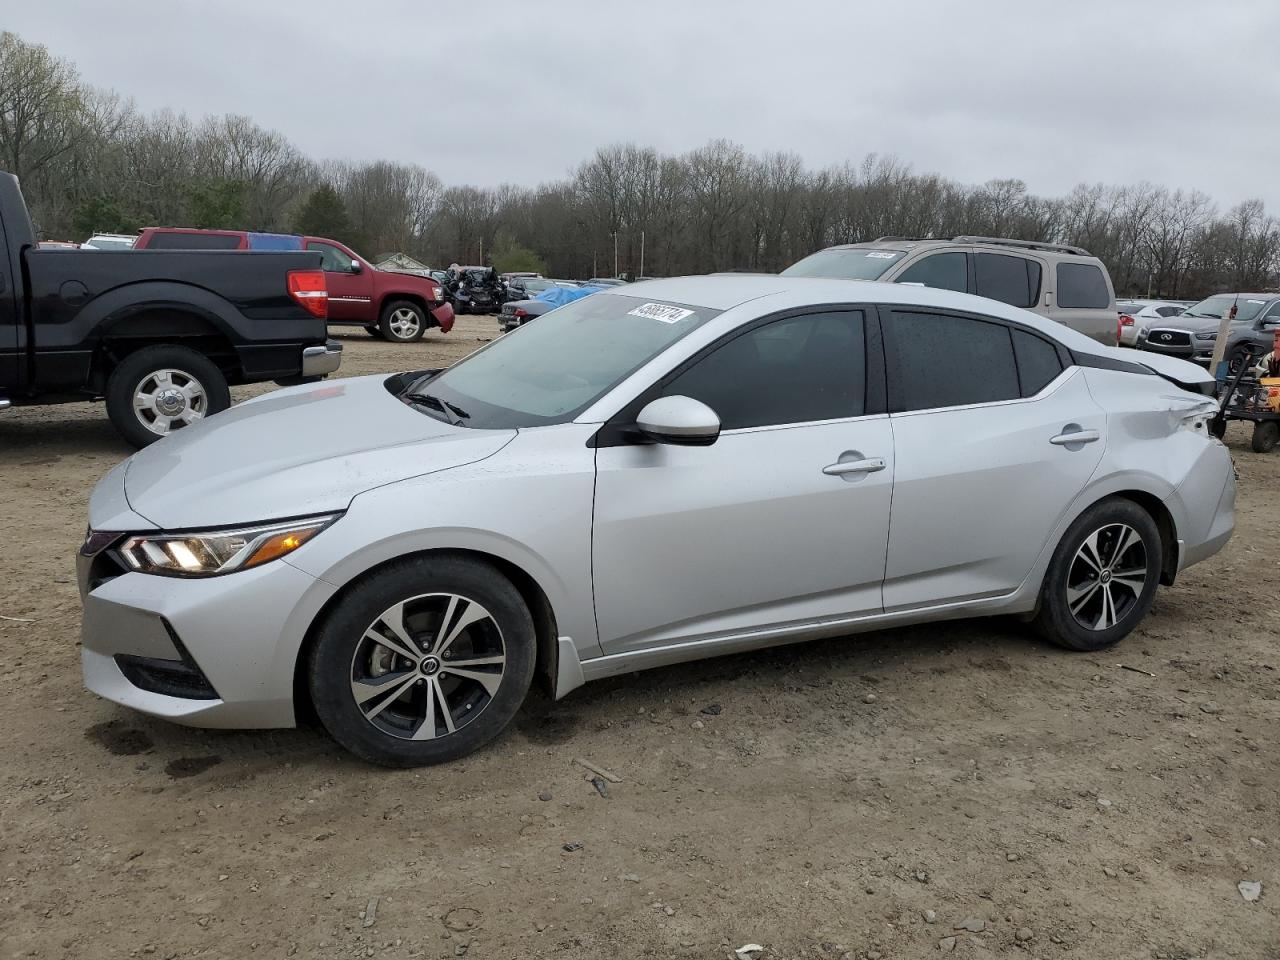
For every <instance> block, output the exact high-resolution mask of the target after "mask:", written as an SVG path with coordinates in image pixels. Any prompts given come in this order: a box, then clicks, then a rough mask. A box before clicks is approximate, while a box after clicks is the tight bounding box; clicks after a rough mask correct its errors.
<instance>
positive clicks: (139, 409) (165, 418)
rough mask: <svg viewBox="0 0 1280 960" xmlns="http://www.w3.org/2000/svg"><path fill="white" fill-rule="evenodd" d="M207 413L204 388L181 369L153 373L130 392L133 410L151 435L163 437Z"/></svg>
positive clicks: (206, 397)
mask: <svg viewBox="0 0 1280 960" xmlns="http://www.w3.org/2000/svg"><path fill="white" fill-rule="evenodd" d="M208 410H209V396H208V394H207V393H206V392H205V388H204V385H203V384H202V383H201V382H200V381H199V380H197V379H196V378H195V377H193V376H191V374H189V373H184V372H183V371H181V370H155V371H152V372H151V373H149V374H147V375H146V376H145V377H143V378H142V380H141V381H139V383H138V386H137V388H136V389H135V390H134V392H133V411H134V414H135V415H136V416H137V418H138V420H139V422H141V423H142V425H143V426H144V427H146V428H147V429H148V430H150V431H151V432H152V433H156V434H159V435H160V436H165V435H166V434H169V433H171V432H172V431H174V430H176V429H179V428H181V427H189V426H190V425H191V424H193V423H195V422H196V421H197V420H203V419H204V415H205V414H206V413H207V412H208Z"/></svg>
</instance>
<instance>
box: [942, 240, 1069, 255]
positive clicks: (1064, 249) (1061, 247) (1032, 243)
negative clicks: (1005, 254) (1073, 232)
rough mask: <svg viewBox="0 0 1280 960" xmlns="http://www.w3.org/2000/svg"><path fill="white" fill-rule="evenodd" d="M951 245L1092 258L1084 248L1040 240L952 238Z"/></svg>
mask: <svg viewBox="0 0 1280 960" xmlns="http://www.w3.org/2000/svg"><path fill="white" fill-rule="evenodd" d="M951 242H952V243H994V244H999V245H1000V246H1002V247H1021V248H1022V249H1024V250H1051V251H1053V252H1054V253H1071V254H1074V255H1076V256H1078V257H1089V256H1092V254H1091V253H1089V251H1088V250H1086V249H1084V247H1073V246H1071V245H1070V244H1067V243H1045V242H1043V241H1040V240H1007V239H1005V238H1003V237H969V236H964V237H952V238H951Z"/></svg>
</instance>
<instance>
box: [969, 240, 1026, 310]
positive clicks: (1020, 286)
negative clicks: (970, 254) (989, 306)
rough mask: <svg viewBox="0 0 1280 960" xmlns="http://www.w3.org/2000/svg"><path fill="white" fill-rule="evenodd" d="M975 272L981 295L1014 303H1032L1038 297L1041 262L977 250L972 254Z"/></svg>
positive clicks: (1016, 305)
mask: <svg viewBox="0 0 1280 960" xmlns="http://www.w3.org/2000/svg"><path fill="white" fill-rule="evenodd" d="M974 275H975V277H974V278H975V279H976V280H977V284H978V288H977V293H978V296H980V297H988V298H990V299H992V300H999V301H1000V302H1001V303H1007V304H1010V305H1011V306H1015V307H1032V306H1035V304H1036V301H1037V300H1039V299H1040V264H1039V263H1037V262H1036V261H1035V260H1028V259H1027V258H1026V257H1011V256H1008V255H1006V254H1002V253H978V254H974Z"/></svg>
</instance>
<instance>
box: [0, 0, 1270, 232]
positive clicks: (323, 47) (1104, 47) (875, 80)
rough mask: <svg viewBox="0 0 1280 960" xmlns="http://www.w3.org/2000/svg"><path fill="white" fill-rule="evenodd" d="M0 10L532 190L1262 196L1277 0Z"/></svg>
mask: <svg viewBox="0 0 1280 960" xmlns="http://www.w3.org/2000/svg"><path fill="white" fill-rule="evenodd" d="M4 19H5V24H4V26H5V27H6V28H7V29H11V30H14V31H16V32H17V33H19V34H21V35H22V36H23V37H24V38H25V39H27V40H29V41H36V42H40V43H44V44H46V45H47V46H49V47H50V49H51V50H52V51H53V52H55V53H57V54H60V55H63V56H66V57H69V58H71V59H73V60H74V61H75V62H76V64H77V65H78V66H79V68H80V71H81V74H82V75H83V77H84V78H85V79H86V80H88V81H90V82H91V83H93V84H95V85H98V86H102V87H110V88H113V89H115V90H116V91H117V92H119V93H120V94H122V95H124V96H128V97H132V98H133V99H134V100H135V101H136V102H137V103H138V105H139V106H140V107H143V108H145V109H148V110H153V109H160V108H164V107H171V108H173V109H175V110H181V111H186V112H188V113H190V114H192V115H195V116H199V115H203V114H206V113H242V114H247V115H249V116H252V117H253V118H254V119H255V120H256V121H258V122H259V123H261V124H263V125H266V126H269V127H273V128H276V129H279V130H280V131H282V132H283V133H285V134H286V135H287V136H289V137H290V138H291V139H292V140H293V141H294V142H295V143H296V144H297V145H298V146H299V147H300V148H302V149H303V150H304V151H306V152H307V153H309V154H310V155H312V156H314V157H317V158H320V157H341V158H350V159H357V160H363V159H373V158H378V157H386V158H389V159H395V160H400V161H406V162H416V163H420V164H422V165H424V166H426V167H428V168H430V169H432V170H434V171H435V172H436V173H438V174H439V175H440V177H441V178H442V179H443V180H444V181H445V182H446V183H451V184H452V183H464V182H471V183H478V184H484V185H494V184H497V183H499V182H503V181H507V182H513V183H519V184H532V183H536V182H539V181H543V180H548V179H553V178H557V177H560V176H562V175H564V174H565V173H566V172H567V171H568V170H569V169H570V168H571V167H573V166H574V165H575V164H576V163H578V162H579V161H580V160H583V159H585V158H586V157H587V156H588V155H589V154H590V153H591V151H592V150H594V149H595V148H596V147H597V146H600V145H603V144H607V143H612V142H617V141H633V142H636V143H641V144H646V145H653V146H656V147H658V148H659V149H661V150H663V151H667V152H682V151H684V150H688V149H690V148H693V147H696V146H699V145H701V144H703V143H705V142H706V141H707V140H708V139H709V138H711V137H728V138H730V139H733V140H736V141H738V142H740V143H742V144H743V145H744V146H745V147H747V148H748V149H749V150H753V151H760V150H778V149H785V150H792V151H795V152H796V153H799V154H800V155H801V156H802V157H803V158H804V159H805V161H806V163H807V164H809V165H810V166H824V165H827V164H833V163H842V162H844V161H846V160H852V161H854V162H857V161H859V160H861V158H862V157H863V156H864V155H865V154H867V153H869V152H878V153H882V154H885V153H892V154H896V155H897V156H899V157H900V158H901V159H902V160H904V161H907V162H909V163H910V164H912V166H913V167H914V168H915V169H916V170H919V171H937V172H940V173H943V174H945V175H947V176H950V177H954V178H956V179H959V180H962V181H965V182H981V181H984V180H987V179H990V178H993V177H1019V178H1021V179H1023V180H1026V181H1027V183H1028V185H1029V187H1030V188H1031V190H1032V191H1034V192H1038V193H1045V194H1061V193H1064V192H1066V191H1067V190H1069V189H1070V188H1071V187H1072V186H1073V185H1074V184H1076V183H1078V182H1081V181H1099V180H1100V181H1105V182H1109V183H1131V182H1136V181H1138V180H1150V181H1152V182H1154V183H1159V184H1164V185H1168V186H1171V187H1183V188H1195V189H1200V190H1204V191H1205V192H1207V193H1209V194H1211V195H1212V196H1213V197H1214V198H1215V200H1217V201H1218V202H1219V203H1220V204H1221V205H1223V206H1227V205H1230V204H1232V203H1235V202H1237V201H1239V200H1242V199H1244V198H1246V197H1254V196H1258V197H1262V198H1263V199H1264V200H1266V201H1267V203H1268V206H1269V208H1270V209H1271V210H1272V211H1273V212H1280V180H1278V179H1277V178H1276V176H1275V173H1274V171H1275V169H1276V157H1278V156H1280V124H1277V123H1276V113H1277V109H1278V108H1280V69H1277V67H1276V60H1275V56H1274V40H1275V38H1276V37H1278V36H1280V4H1277V3H1276V2H1275V0H1227V2H1224V0H1218V2H1217V3H1214V4H1212V5H1211V4H1208V3H1201V2H1185V0H1163V2H1161V0H1130V2H1102V0H1075V2H1072V3H1054V2H1047V0H970V2H968V3H954V2H943V0H919V2H914V3H889V2H883V3H876V2H868V0H857V2H854V0H792V2H787V3H778V2H776V0H774V2H770V3H762V2H755V0H750V2H733V0H698V2H692V0H684V2H679V3H677V2H670V0H660V2H649V3H644V4H640V3H630V4H611V3H607V2H601V0H595V2H582V0H564V2H556V3H551V2H542V3H537V4H535V3H530V2H528V0H497V2H485V3H470V4H435V3H432V4H427V3H413V2H408V0H383V2H379V3H376V4H364V3H360V2H350V0H348V2H336V0H308V2H307V3H305V4H304V3H297V2H290V3H264V2H257V0H220V2H217V3H208V2H192V0H133V2H130V3H127V4H124V3H103V2H101V0H44V2H43V3H25V4H21V5H13V8H12V9H9V10H7V11H6V15H5V18H4Z"/></svg>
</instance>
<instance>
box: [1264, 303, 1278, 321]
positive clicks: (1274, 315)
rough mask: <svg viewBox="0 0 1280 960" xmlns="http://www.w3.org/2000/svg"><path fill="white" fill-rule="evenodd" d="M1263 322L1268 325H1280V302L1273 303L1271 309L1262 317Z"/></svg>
mask: <svg viewBox="0 0 1280 960" xmlns="http://www.w3.org/2000/svg"><path fill="white" fill-rule="evenodd" d="M1262 322H1263V323H1268V324H1277V323H1280V300H1277V301H1276V302H1275V303H1273V304H1272V305H1271V309H1269V310H1268V311H1267V312H1266V313H1264V314H1263V315H1262Z"/></svg>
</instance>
